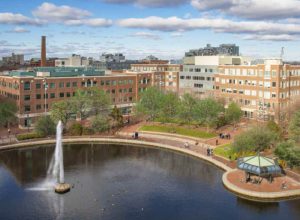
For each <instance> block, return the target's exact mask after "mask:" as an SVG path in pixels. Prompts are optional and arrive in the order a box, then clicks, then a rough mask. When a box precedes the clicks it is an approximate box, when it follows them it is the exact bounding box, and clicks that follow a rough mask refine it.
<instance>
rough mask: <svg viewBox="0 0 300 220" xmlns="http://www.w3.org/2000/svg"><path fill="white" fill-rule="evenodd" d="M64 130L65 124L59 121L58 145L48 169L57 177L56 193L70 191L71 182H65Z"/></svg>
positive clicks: (49, 172)
mask: <svg viewBox="0 0 300 220" xmlns="http://www.w3.org/2000/svg"><path fill="white" fill-rule="evenodd" d="M62 132H63V125H62V122H61V121H59V122H58V124H57V127H56V146H55V151H54V155H53V158H52V161H51V163H50V166H49V169H48V175H51V176H53V177H55V178H57V185H56V186H55V192H56V193H66V192H68V191H70V188H71V186H70V184H68V183H65V176H64V175H65V174H64V156H63V149H62Z"/></svg>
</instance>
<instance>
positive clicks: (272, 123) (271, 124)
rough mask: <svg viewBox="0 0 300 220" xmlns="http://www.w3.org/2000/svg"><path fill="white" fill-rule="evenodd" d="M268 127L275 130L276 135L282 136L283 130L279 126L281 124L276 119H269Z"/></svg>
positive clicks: (272, 130)
mask: <svg viewBox="0 0 300 220" xmlns="http://www.w3.org/2000/svg"><path fill="white" fill-rule="evenodd" d="M267 128H268V129H269V130H270V131H271V132H273V133H275V134H276V135H278V137H279V138H281V137H282V130H281V128H280V127H279V125H278V124H277V123H276V122H275V121H273V120H271V121H268V123H267Z"/></svg>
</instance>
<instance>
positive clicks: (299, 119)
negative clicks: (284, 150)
mask: <svg viewBox="0 0 300 220" xmlns="http://www.w3.org/2000/svg"><path fill="white" fill-rule="evenodd" d="M289 136H290V138H291V139H293V140H295V141H296V142H299V141H300V110H298V111H296V112H295V113H294V114H293V116H292V118H291V121H290V124H289Z"/></svg>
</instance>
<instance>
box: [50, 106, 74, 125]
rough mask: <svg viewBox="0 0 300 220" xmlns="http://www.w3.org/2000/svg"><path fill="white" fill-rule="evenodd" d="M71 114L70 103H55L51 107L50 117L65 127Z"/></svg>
mask: <svg viewBox="0 0 300 220" xmlns="http://www.w3.org/2000/svg"><path fill="white" fill-rule="evenodd" d="M70 113H71V106H70V102H69V101H60V102H55V103H53V104H52V106H51V110H50V115H51V118H52V120H53V121H54V122H55V123H57V122H58V121H61V122H62V123H63V124H64V125H65V124H66V123H67V121H68V119H69V116H70Z"/></svg>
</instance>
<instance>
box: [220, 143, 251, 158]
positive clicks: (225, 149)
mask: <svg viewBox="0 0 300 220" xmlns="http://www.w3.org/2000/svg"><path fill="white" fill-rule="evenodd" d="M214 154H216V155H218V156H222V157H226V158H227V159H230V160H235V159H237V158H239V157H248V156H253V155H255V154H256V153H255V152H242V153H235V152H234V151H233V149H232V145H231V144H224V145H221V146H219V147H216V148H215V149H214Z"/></svg>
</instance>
